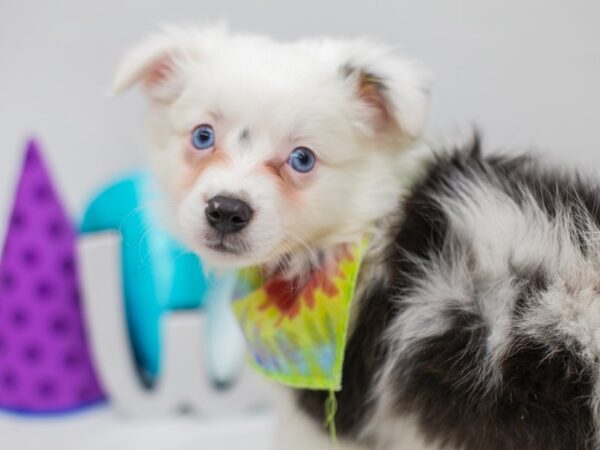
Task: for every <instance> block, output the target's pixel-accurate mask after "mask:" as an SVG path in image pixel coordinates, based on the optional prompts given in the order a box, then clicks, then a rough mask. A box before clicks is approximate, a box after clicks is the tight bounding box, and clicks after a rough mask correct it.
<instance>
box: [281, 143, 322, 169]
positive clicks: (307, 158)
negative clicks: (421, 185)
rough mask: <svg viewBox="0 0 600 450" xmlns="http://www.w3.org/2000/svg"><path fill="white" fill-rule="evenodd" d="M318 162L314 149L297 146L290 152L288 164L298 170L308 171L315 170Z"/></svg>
mask: <svg viewBox="0 0 600 450" xmlns="http://www.w3.org/2000/svg"><path fill="white" fill-rule="evenodd" d="M316 163H317V157H316V156H315V154H314V153H313V152H312V150H310V149H308V148H306V147H297V148H295V149H294V151H293V152H292V153H291V154H290V158H289V159H288V164H289V165H290V166H291V168H292V169H294V170H295V171H296V172H300V173H307V172H310V171H311V170H313V168H314V167H315V164H316Z"/></svg>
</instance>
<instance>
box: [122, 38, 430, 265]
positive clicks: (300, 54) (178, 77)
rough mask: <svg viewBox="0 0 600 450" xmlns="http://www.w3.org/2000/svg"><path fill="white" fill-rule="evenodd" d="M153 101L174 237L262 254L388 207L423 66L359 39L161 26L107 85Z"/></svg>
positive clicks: (309, 240)
mask: <svg viewBox="0 0 600 450" xmlns="http://www.w3.org/2000/svg"><path fill="white" fill-rule="evenodd" d="M137 82H140V83H142V84H143V85H144V87H145V88H146V92H147V93H148V95H149V98H150V99H151V102H150V104H151V113H150V133H151V142H150V144H151V146H152V147H153V159H154V162H155V167H156V168H157V169H158V172H159V175H160V177H161V178H162V180H163V181H164V185H165V186H166V189H167V191H168V193H169V198H170V200H171V204H172V205H173V207H174V216H175V217H176V220H175V222H176V225H177V229H178V231H179V233H180V235H181V236H182V237H183V239H184V240H185V241H186V243H187V244H188V245H190V246H191V248H193V249H194V250H195V251H197V252H198V253H199V254H200V255H201V256H202V257H203V259H204V260H205V261H207V262H209V263H212V264H216V265H236V266H241V265H250V264H252V265H254V264H269V263H273V262H278V261H281V260H282V259H286V258H289V257H290V255H293V254H298V253H302V252H303V250H306V249H314V248H315V247H317V246H320V245H326V244H328V243H335V242H339V241H343V240H345V239H346V238H349V237H352V236H354V235H356V234H357V233H360V232H363V231H364V230H365V229H368V227H369V226H370V225H371V224H372V223H373V222H374V221H375V220H376V219H377V218H379V217H381V216H382V215H385V214H386V213H387V212H389V211H390V210H392V209H393V208H394V207H395V206H396V205H395V204H394V199H395V193H396V190H397V179H396V173H397V169H398V159H399V155H400V154H401V152H402V150H403V148H405V147H406V146H407V145H408V144H410V143H411V142H412V141H413V140H414V139H415V138H416V137H417V136H418V135H419V134H420V132H421V129H422V127H423V123H424V120H425V113H426V104H427V92H426V86H425V80H424V78H423V76H422V75H421V73H420V72H419V71H418V70H417V69H416V68H415V67H414V66H413V65H411V64H409V63H407V62H403V61H399V60H397V59H395V58H393V57H392V56H390V55H389V54H388V53H387V52H385V51H382V50H381V49H380V48H377V47H373V46H372V45H370V44H368V43H365V42H362V41H353V42H341V41H306V42H297V43H276V42H273V41H271V40H268V39H266V38H262V37H256V36H248V35H230V34H229V33H227V32H226V31H224V30H222V29H207V30H171V31H168V32H165V33H163V34H161V35H158V36H155V37H154V38H152V39H149V40H148V41H146V42H145V43H143V44H142V45H141V46H140V47H139V48H137V49H134V50H133V51H132V52H131V53H130V54H129V55H127V56H126V58H125V60H124V62H123V65H122V67H121V69H120V70H119V72H118V74H117V78H116V81H115V89H116V90H117V91H122V90H124V89H126V88H127V87H129V86H131V85H133V84H135V83H137Z"/></svg>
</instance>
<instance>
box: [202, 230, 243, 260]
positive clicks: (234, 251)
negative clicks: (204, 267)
mask: <svg viewBox="0 0 600 450" xmlns="http://www.w3.org/2000/svg"><path fill="white" fill-rule="evenodd" d="M204 245H205V246H206V247H207V248H209V249H210V250H212V251H214V252H217V253H221V254H226V255H231V256H240V255H243V254H245V253H247V252H248V250H249V248H248V245H247V244H246V243H245V242H244V240H242V239H240V238H235V237H231V236H227V235H225V234H222V235H220V236H217V237H213V238H210V239H206V240H205V241H204Z"/></svg>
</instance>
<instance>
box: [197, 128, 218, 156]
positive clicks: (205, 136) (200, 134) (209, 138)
mask: <svg viewBox="0 0 600 450" xmlns="http://www.w3.org/2000/svg"><path fill="white" fill-rule="evenodd" d="M192 145H193V146H194V147H195V148H197V149H198V150H206V149H207V148H211V147H212V146H213V145H215V130H213V127H211V126H210V125H200V126H198V127H196V128H194V131H192Z"/></svg>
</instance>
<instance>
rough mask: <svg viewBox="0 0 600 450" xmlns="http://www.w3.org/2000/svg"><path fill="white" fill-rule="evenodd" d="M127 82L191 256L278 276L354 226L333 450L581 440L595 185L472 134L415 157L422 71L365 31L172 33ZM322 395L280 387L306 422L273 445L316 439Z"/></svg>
mask: <svg viewBox="0 0 600 450" xmlns="http://www.w3.org/2000/svg"><path fill="white" fill-rule="evenodd" d="M137 83H139V84H141V85H143V87H144V89H145V92H146V93H147V95H148V97H149V99H150V102H149V104H150V114H149V119H150V123H149V132H150V136H151V138H150V147H151V153H152V159H153V160H154V162H155V167H156V168H157V173H158V174H159V176H160V178H161V179H162V181H163V185H164V187H165V190H166V192H167V193H168V194H169V199H170V203H171V205H172V207H173V217H174V222H175V223H176V226H177V232H178V233H179V235H180V236H181V237H182V239H184V240H185V242H187V244H188V245H189V246H190V247H191V248H193V249H194V250H195V251H197V252H198V253H199V254H200V255H201V257H202V258H203V260H204V261H206V262H208V263H210V264H213V265H215V266H228V267H231V266H235V267H242V266H247V265H253V266H256V265H259V266H264V267H265V268H279V269H280V270H283V271H284V272H285V273H286V274H287V275H289V276H296V275H297V274H298V273H302V272H306V271H310V270H313V268H314V267H315V264H318V258H315V256H314V255H327V254H328V252H332V251H334V249H335V248H336V246H338V245H339V244H341V243H345V242H350V241H354V240H356V239H359V238H360V237H361V236H363V235H364V234H365V233H370V234H371V235H372V236H373V239H372V240H371V243H370V248H369V250H368V253H367V256H366V258H365V262H364V264H363V266H362V269H361V273H360V275H359V285H358V288H357V292H356V298H355V299H354V310H353V320H352V324H351V332H350V336H349V340H348V346H347V352H346V358H345V363H344V369H343V389H342V390H341V391H340V392H339V393H338V395H337V401H338V405H339V406H338V413H337V416H336V424H337V430H338V434H339V435H340V436H341V437H342V438H343V439H344V442H345V444H347V445H357V446H363V448H372V449H386V450H387V449H390V450H400V449H407V450H413V449H418V448H423V449H424V448H431V449H438V448H445V449H466V450H481V449H490V450H500V449H514V450H534V449H540V450H541V449H544V450H546V449H565V450H566V449H595V448H600V447H599V441H598V431H597V430H598V413H599V405H600V403H599V399H600V397H599V389H598V387H599V386H600V385H599V384H598V381H597V376H598V375H597V374H598V370H599V361H600V301H599V300H600V249H599V248H598V247H599V242H600V204H599V200H598V199H600V189H599V188H598V186H597V184H596V183H592V182H589V181H585V180H584V179H583V178H581V177H579V176H577V175H576V174H568V173H567V174H561V173H559V172H557V171H553V170H551V169H547V168H544V167H542V166H541V165H540V164H539V163H537V162H536V161H535V160H534V159H531V158H529V157H502V156H497V157H485V156H483V155H482V153H481V151H480V145H479V143H478V141H477V140H474V142H473V143H471V144H469V145H466V146H464V148H456V149H450V150H447V151H429V150H427V149H422V150H419V148H418V147H419V146H418V145H417V143H418V138H419V136H420V134H421V133H422V131H423V127H424V124H425V121H426V115H427V114H426V113H427V104H428V98H429V87H428V85H429V81H428V76H427V75H426V73H425V72H424V71H423V70H422V69H420V68H419V66H418V65H416V64H414V63H411V62H409V61H406V60H402V59H399V58H397V57H396V56H394V55H393V53H392V52H390V51H389V50H387V49H385V48H382V47H380V46H377V45H374V44H372V43H369V42H367V41H362V40H359V41H335V40H315V41H301V42H294V43H279V42H274V41H272V40H270V39H268V38H265V37H260V36H251V35H236V34H233V35H232V34H229V32H227V31H226V30H224V29H219V28H212V29H172V30H167V31H165V32H163V33H161V34H158V35H156V36H154V37H152V38H150V39H148V40H147V41H145V42H144V43H142V44H141V46H139V47H138V48H136V49H134V50H132V51H131V52H130V53H129V54H128V55H127V56H126V57H125V59H124V62H123V64H122V66H121V68H120V69H119V71H118V74H117V76H116V80H115V85H114V88H115V91H116V92H121V91H124V90H126V89H127V88H129V87H131V86H133V85H135V84H137ZM326 396H327V394H326V393H322V392H318V391H298V392H295V400H296V404H297V405H298V407H299V409H300V410H301V411H303V412H304V413H305V414H306V417H308V418H312V419H314V421H313V422H309V421H307V420H305V419H298V420H294V421H293V423H294V424H295V425H297V427H300V430H301V431H299V432H298V431H297V432H296V433H297V434H295V435H294V436H295V437H293V438H289V439H288V441H286V442H285V443H284V444H281V445H280V446H279V447H278V448H282V449H291V448H298V449H306V448H313V449H316V448H319V446H322V448H328V440H327V437H326V436H325V433H323V437H318V434H315V436H309V435H308V431H307V430H311V432H312V431H314V432H315V433H318V430H319V429H321V428H322V427H321V426H320V425H321V424H322V423H323V420H324V417H323V416H324V411H325V409H324V402H325V401H326ZM313 423H314V425H311V424H313ZM289 431H290V433H292V430H289ZM298 433H301V434H298Z"/></svg>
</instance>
